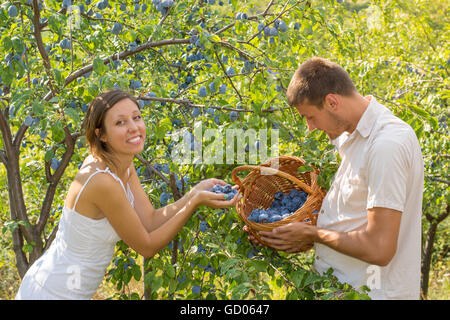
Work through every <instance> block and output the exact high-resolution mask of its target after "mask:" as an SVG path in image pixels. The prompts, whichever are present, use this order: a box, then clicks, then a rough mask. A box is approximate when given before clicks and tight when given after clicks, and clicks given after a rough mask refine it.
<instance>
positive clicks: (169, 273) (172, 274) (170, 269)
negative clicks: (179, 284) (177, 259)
mask: <svg viewBox="0 0 450 320" xmlns="http://www.w3.org/2000/svg"><path fill="white" fill-rule="evenodd" d="M164 270H165V273H166V275H167V276H168V277H169V278H174V277H175V268H174V267H173V265H172V264H170V263H167V264H166V266H165V269H164Z"/></svg>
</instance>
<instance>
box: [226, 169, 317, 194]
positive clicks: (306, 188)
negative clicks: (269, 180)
mask: <svg viewBox="0 0 450 320" xmlns="http://www.w3.org/2000/svg"><path fill="white" fill-rule="evenodd" d="M244 170H259V171H261V172H265V173H270V174H275V175H279V176H282V177H283V178H286V179H288V180H291V181H292V182H294V183H296V184H298V185H299V186H300V187H301V188H302V189H303V190H304V191H305V192H306V193H308V194H311V193H313V190H312V188H311V187H310V186H308V185H307V184H306V183H304V182H302V181H300V180H299V179H297V178H296V177H294V176H292V175H290V174H288V173H286V172H283V171H280V170H278V169H274V168H271V167H261V166H240V167H236V168H234V169H233V172H232V173H231V176H232V178H233V181H234V183H236V184H237V185H238V186H239V190H240V191H241V192H242V193H243V192H244V185H243V184H242V181H241V179H240V178H239V177H238V176H237V173H238V172H239V171H244Z"/></svg>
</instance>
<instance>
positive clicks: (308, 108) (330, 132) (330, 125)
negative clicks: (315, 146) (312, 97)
mask: <svg viewBox="0 0 450 320" xmlns="http://www.w3.org/2000/svg"><path fill="white" fill-rule="evenodd" d="M295 108H296V109H297V111H298V113H299V114H300V115H301V116H302V117H304V118H305V120H306V124H307V125H308V129H309V130H310V131H312V130H314V129H318V130H321V131H323V132H325V133H326V134H327V136H328V137H329V138H330V139H331V140H334V139H336V138H337V137H339V136H340V135H341V134H342V133H343V132H344V131H347V129H348V127H349V122H348V121H346V120H345V119H343V118H342V117H340V116H339V115H338V114H337V113H336V112H334V111H333V110H331V108H329V106H328V105H327V104H326V103H324V107H323V108H321V109H319V108H318V107H317V106H315V105H312V104H309V103H307V102H305V103H302V104H301V105H296V106H295Z"/></svg>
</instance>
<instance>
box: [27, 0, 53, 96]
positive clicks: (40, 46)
mask: <svg viewBox="0 0 450 320" xmlns="http://www.w3.org/2000/svg"><path fill="white" fill-rule="evenodd" d="M33 12H34V15H33V25H34V32H33V34H34V38H35V40H36V45H37V47H38V50H39V53H40V54H41V57H42V61H43V63H44V68H45V71H46V73H47V75H48V77H49V78H50V81H49V85H50V90H51V91H52V93H53V95H56V94H58V93H59V91H58V90H57V89H56V88H55V87H54V83H55V80H54V79H53V74H52V66H51V64H50V59H49V57H48V54H47V51H46V50H45V47H44V42H43V40H42V35H41V26H40V20H39V19H40V15H41V13H40V12H39V4H38V0H33Z"/></svg>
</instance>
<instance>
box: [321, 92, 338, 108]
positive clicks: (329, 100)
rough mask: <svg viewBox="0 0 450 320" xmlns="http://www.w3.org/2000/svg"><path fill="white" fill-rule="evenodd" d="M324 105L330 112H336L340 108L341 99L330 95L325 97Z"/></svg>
mask: <svg viewBox="0 0 450 320" xmlns="http://www.w3.org/2000/svg"><path fill="white" fill-rule="evenodd" d="M324 104H325V106H327V107H328V108H329V109H330V111H336V110H337V107H338V106H339V97H338V96H337V95H336V94H333V93H329V94H327V95H326V96H325V103H324Z"/></svg>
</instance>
